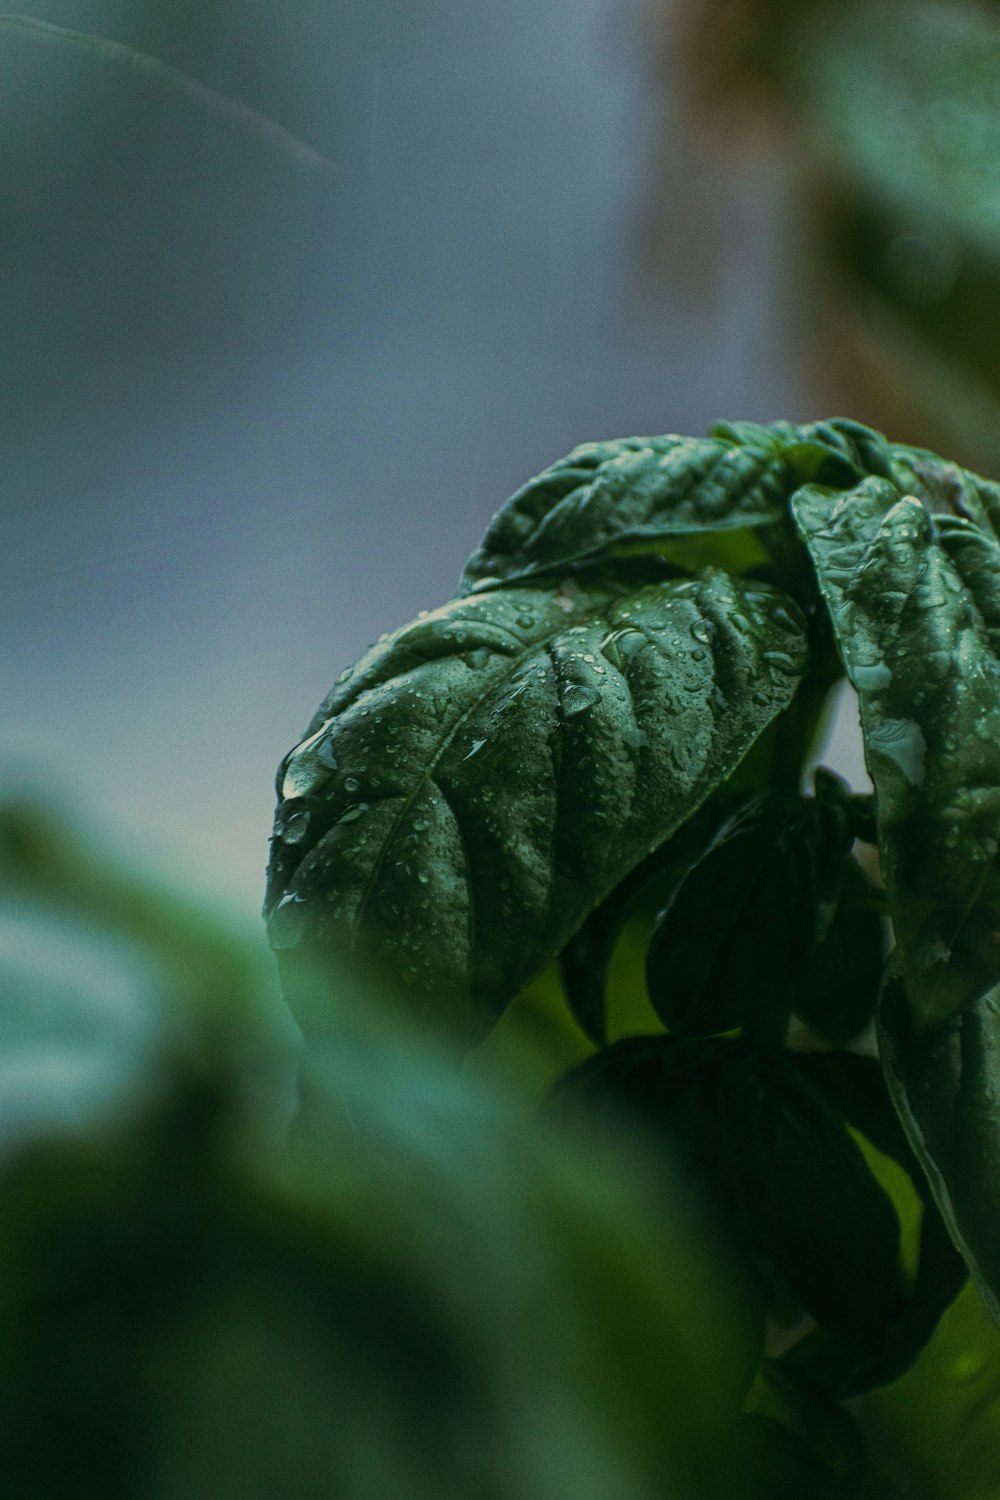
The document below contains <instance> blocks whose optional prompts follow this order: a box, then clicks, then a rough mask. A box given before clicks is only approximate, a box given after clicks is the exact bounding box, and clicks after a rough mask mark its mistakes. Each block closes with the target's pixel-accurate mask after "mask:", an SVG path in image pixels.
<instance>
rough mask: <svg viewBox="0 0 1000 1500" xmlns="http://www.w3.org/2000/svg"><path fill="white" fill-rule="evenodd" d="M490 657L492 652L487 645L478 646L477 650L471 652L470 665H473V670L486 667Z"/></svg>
mask: <svg viewBox="0 0 1000 1500" xmlns="http://www.w3.org/2000/svg"><path fill="white" fill-rule="evenodd" d="M489 659H490V652H489V651H487V649H486V647H485V646H477V647H476V649H475V651H470V652H469V666H470V667H472V669H473V671H477V672H478V671H479V669H480V668H481V667H485V665H486V663H487V662H488V661H489Z"/></svg>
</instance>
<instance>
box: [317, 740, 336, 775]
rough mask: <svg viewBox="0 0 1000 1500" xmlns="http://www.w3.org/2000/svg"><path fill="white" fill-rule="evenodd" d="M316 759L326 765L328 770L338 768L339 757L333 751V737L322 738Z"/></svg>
mask: <svg viewBox="0 0 1000 1500" xmlns="http://www.w3.org/2000/svg"><path fill="white" fill-rule="evenodd" d="M316 759H317V760H318V761H319V763H320V765H321V766H326V768H327V770H328V771H335V770H336V769H337V757H336V756H335V755H334V753H333V741H332V740H331V739H329V738H328V739H325V740H320V742H319V744H318V745H317V747H316Z"/></svg>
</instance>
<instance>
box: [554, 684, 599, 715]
mask: <svg viewBox="0 0 1000 1500" xmlns="http://www.w3.org/2000/svg"><path fill="white" fill-rule="evenodd" d="M600 699H601V695H600V693H599V692H598V691H597V689H596V688H590V687H584V686H583V684H582V683H579V682H571V683H569V685H568V686H567V688H566V691H565V692H564V694H563V702H562V707H563V713H564V714H565V715H566V717H567V718H573V717H575V716H576V715H577V714H582V713H586V711H587V709H588V708H593V706H594V704H595V703H599V702H600Z"/></svg>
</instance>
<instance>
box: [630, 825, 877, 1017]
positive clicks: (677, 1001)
mask: <svg viewBox="0 0 1000 1500" xmlns="http://www.w3.org/2000/svg"><path fill="white" fill-rule="evenodd" d="M850 842H851V840H850V834H849V833H848V831H847V828H846V819H845V818H844V817H843V816H842V815H841V814H840V809H839V808H837V807H836V806H834V805H829V806H828V805H825V804H823V803H821V802H819V801H817V800H816V799H806V798H799V797H768V798H759V799H758V800H757V801H756V802H755V803H753V804H751V806H750V807H749V808H746V809H744V810H743V811H741V812H740V813H738V814H737V815H736V816H735V817H734V818H733V820H732V821H731V823H730V825H729V826H728V827H727V828H726V829H725V830H724V831H723V832H722V833H721V834H720V836H719V838H718V839H717V840H716V842H715V843H714V844H713V845H712V847H711V848H710V849H709V850H708V851H707V852H706V853H705V854H704V855H703V856H702V858H701V859H700V860H699V861H698V863H697V864H695V865H694V867H693V868H692V869H691V870H690V871H689V872H688V874H687V876H686V878H685V879H684V880H683V882H682V883H681V884H680V886H679V887H678V889H677V890H676V892H675V893H674V895H673V897H672V899H671V900H670V902H669V904H668V905H667V907H666V909H665V910H664V911H663V912H662V913H661V916H660V919H659V921H658V923H657V926H656V930H655V931H654V933H653V937H652V940H651V942H650V945H649V954H648V959H647V964H646V980H647V985H648V989H649V996H650V999H651V1000H652V1002H653V1005H654V1008H655V1009H656V1011H657V1014H658V1015H659V1016H660V1018H661V1020H662V1021H663V1023H664V1025H665V1026H667V1027H668V1028H669V1029H670V1031H671V1032H673V1033H674V1034H675V1035H678V1036H699V1035H702V1036H704V1035H711V1034H713V1033H716V1032H724V1031H731V1030H734V1029H735V1028H736V1027H740V1026H751V1027H753V1028H754V1031H755V1034H757V1033H758V1032H759V1033H760V1034H761V1035H762V1036H769V1037H771V1038H772V1039H773V1041H774V1042H776V1043H777V1042H780V1041H781V1040H783V1038H784V1034H785V1030H786V1028H787V1023H788V1014H789V1009H790V996H791V987H792V985H793V984H794V982H795V981H796V979H797V978H798V976H799V974H800V973H801V971H802V968H803V965H804V964H805V963H806V960H807V958H808V956H809V953H810V950H811V949H812V947H813V944H814V942H815V939H816V937H817V935H818V928H819V926H820V923H821V920H822V911H823V907H824V905H825V904H826V903H827V902H828V901H829V899H830V895H831V886H832V885H834V884H835V883H836V881H837V879H838V878H839V871H840V866H841V865H842V863H843V860H844V858H845V856H846V853H847V850H848V848H849V847H850Z"/></svg>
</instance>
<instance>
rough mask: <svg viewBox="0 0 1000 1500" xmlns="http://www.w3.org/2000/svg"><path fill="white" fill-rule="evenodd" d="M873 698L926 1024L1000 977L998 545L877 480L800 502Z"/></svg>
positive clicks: (878, 788) (886, 848) (829, 596)
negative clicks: (933, 514)
mask: <svg viewBox="0 0 1000 1500" xmlns="http://www.w3.org/2000/svg"><path fill="white" fill-rule="evenodd" d="M792 508H793V511H794V513H795V517H796V520H797V523H798V525H799V528H800V530H801V532H802V535H803V537H804V539H805V541H806V544H807V546H808V547H809V550H810V553H811V555H812V558H813V561H814V563H815V566H816V570H817V573H818V575H819V581H820V587H821V589H822V592H823V595H824V598H825V600H826V603H827V606H828V608H829V610H830V613H831V615H832V617H833V623H834V628H835V630H836V633H837V640H838V644H839V647H840V651H841V654H842V656H843V659H844V664H845V667H846V669H847V674H848V676H849V678H850V680H851V683H852V686H853V687H854V688H855V690H856V692H857V694H858V699H859V703H860V707H861V723H862V729H863V732H864V739H865V755H866V759H867V762H868V768H869V771H870V773H871V777H872V781H873V782H874V785H875V792H876V798H877V808H878V833H879V850H880V855H881V864H882V873H883V876H884V879H885V883H886V888H887V890H888V893H889V902H890V909H891V912H892V918H893V925H894V928H895V931H896V936H897V941H898V944H899V948H900V952H901V955H902V963H903V969H904V973H905V976H906V988H907V994H908V996H909V999H910V1003H911V1005H912V1006H913V1013H914V1017H915V1021H916V1025H917V1027H918V1029H927V1028H931V1027H933V1026H935V1025H937V1024H938V1023H940V1022H942V1021H944V1020H946V1019H947V1018H948V1017H950V1016H952V1015H954V1014H955V1013H956V1012H957V1011H959V1010H960V1009H961V1008H962V1007H963V1006H965V1005H967V1004H969V1003H970V1002H971V1001H973V1000H975V999H976V998H977V997H978V996H981V995H983V994H984V993H985V992H986V991H987V990H988V989H990V988H991V986H992V985H994V984H995V983H996V982H997V979H998V978H1000V941H998V937H997V932H998V929H1000V869H998V859H997V853H998V842H997V832H996V830H997V819H998V811H1000V755H998V751H997V745H998V743H1000V661H998V658H997V648H998V641H1000V609H998V606H1000V545H998V544H997V542H996V541H995V539H994V538H993V537H992V536H990V535H988V534H986V533H984V532H982V531H980V530H979V529H978V528H976V527H974V526H973V525H972V523H971V522H969V521H966V520H962V519H960V518H958V517H955V516H952V517H943V518H941V519H940V520H935V519H933V518H932V517H931V515H930V514H929V512H928V511H927V509H926V508H925V506H924V505H923V504H922V503H921V501H920V500H919V499H918V498H916V497H913V496H901V495H900V492H899V490H898V489H897V488H896V486H895V485H893V484H891V483H889V482H887V481H885V480H880V479H869V480H866V481H865V482H864V483H863V484H861V485H860V486H859V487H858V488H857V489H856V490H854V491H853V492H851V493H850V494H848V495H846V496H843V497H839V498H838V497H837V496H835V495H832V494H831V493H830V492H829V491H827V490H820V489H816V488H808V487H807V488H804V489H802V490H800V491H799V493H798V494H797V495H796V496H795V498H794V500H793V502H792Z"/></svg>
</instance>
